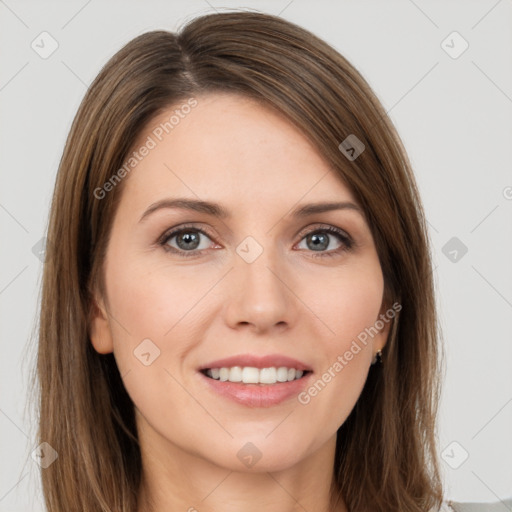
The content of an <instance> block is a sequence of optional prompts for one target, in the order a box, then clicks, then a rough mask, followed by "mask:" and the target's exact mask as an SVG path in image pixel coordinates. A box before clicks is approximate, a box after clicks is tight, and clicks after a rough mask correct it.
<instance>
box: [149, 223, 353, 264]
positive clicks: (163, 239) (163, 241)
mask: <svg viewBox="0 0 512 512" xmlns="http://www.w3.org/2000/svg"><path fill="white" fill-rule="evenodd" d="M199 224H200V223H199ZM187 229H190V230H193V231H197V232H198V233H202V234H203V235H205V236H207V237H208V238H210V239H211V240H212V242H213V243H217V242H216V241H215V235H213V234H212V233H210V230H209V228H203V227H201V228H200V227H198V223H194V222H192V223H185V224H180V225H178V226H175V227H173V228H170V229H168V230H166V231H165V232H164V233H163V235H161V236H160V237H159V238H158V240H157V244H158V245H160V246H163V247H164V250H167V251H170V252H175V253H180V254H183V253H185V254H186V253H189V254H190V255H200V254H202V253H203V252H204V251H206V250H207V249H200V250H194V251H183V250H180V249H176V248H175V247H165V246H166V245H167V242H168V241H169V240H170V239H171V238H173V237H175V236H176V235H178V234H180V233H181V232H183V231H186V230H187ZM321 231H325V232H327V233H328V234H331V235H336V236H338V237H340V239H341V241H342V243H343V244H344V245H345V247H343V248H341V249H335V250H331V251H318V252H317V254H314V253H315V251H311V252H312V253H313V255H314V256H321V255H325V256H328V255H330V256H334V255H335V254H337V253H339V252H341V251H344V250H350V249H354V248H355V247H356V246H357V244H356V242H355V240H354V239H353V238H352V236H351V235H350V234H349V233H348V232H347V231H345V230H344V229H341V228H339V227H337V226H333V225H332V224H326V223H321V222H315V223H313V224H310V225H308V226H306V227H304V228H302V229H301V230H300V231H299V232H298V233H297V234H296V235H295V236H294V238H295V237H299V240H298V242H297V243H300V242H301V241H302V240H303V239H304V238H305V237H306V236H307V235H309V234H311V233H315V232H321ZM295 245H296V244H295Z"/></svg>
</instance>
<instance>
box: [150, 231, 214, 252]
mask: <svg viewBox="0 0 512 512" xmlns="http://www.w3.org/2000/svg"><path fill="white" fill-rule="evenodd" d="M202 237H206V238H208V239H210V237H209V236H208V234H207V233H206V232H204V231H203V230H202V229H198V228H196V227H194V226H181V227H180V228H179V229H175V230H173V231H171V232H170V233H166V234H165V235H164V236H163V238H162V239H161V240H160V241H159V244H160V245H162V246H163V247H164V249H165V250H166V251H169V252H173V253H177V254H179V255H180V256H184V257H188V256H197V255H198V254H201V253H202V251H203V250H204V249H208V244H206V245H205V246H204V247H200V245H201V238H202ZM173 238H175V239H176V241H175V243H176V245H177V247H173V246H172V245H170V242H171V241H172V240H173Z"/></svg>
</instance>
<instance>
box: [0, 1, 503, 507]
mask: <svg viewBox="0 0 512 512" xmlns="http://www.w3.org/2000/svg"><path fill="white" fill-rule="evenodd" d="M240 7H250V8H253V9H258V10H261V11H265V12H269V13H273V14H280V15H282V16H283V17H285V18H287V19H289V20H291V21H293V22H296V23H298V24H299V25H302V26H304V27H305V28H308V29H310V30H311V31H313V32H314V33H316V34H317V35H319V36H320V37H322V38H324V39H325V40H327V41H328V42H329V43H330V44H332V45H333V46H334V47H335V48H336V49H337V50H338V51H340V52H341V53H342V54H343V55H345V56H346V57H347V58H348V59H349V60H350V61H351V62H352V63H353V64H354V65H355V66H356V67H357V68H358V70H359V71H360V72H361V73H362V74H363V76H364V77H365V78H366V79H367V80H368V82H369V83H370V85H371V86H372V87H373V88H374V90H375V92H376V93H377V95H378V96H379V98H380V99H381V101H382V103H383V104H384V106H385V108H386V110H387V111H388V113H389V115H390V117H391V119H392V120H393V122H394V123H395V124H396V126H397V128H398V131H399V133H400V135H401V137H402V139H403V141H404V143H405V146H406V149H407V151H408V153H409V156H410V158H411V161H412V164H413V166H414V171H415V173H416V176H417V180H418V184H419V187H420V192H421V194H422V198H423V201H424V205H425V208H426V212H427V218H428V221H429V227H430V236H431V241H432V248H433V253H434V260H435V277H436V283H437V288H438V297H437V299H438V304H439V310H440V314H441V321H442V326H443V330H444V342H445V345H446V354H447V359H446V368H447V370H446V379H445V384H444V391H443V397H442V403H441V415H440V436H439V453H440V454H441V455H442V469H443V474H444V479H445V484H446V493H447V496H448V497H451V498H454V499H456V500H468V501H471V500H472V501H497V500H499V499H503V498H505V497H509V496H512V464H511V460H512V436H511V432H512V372H511V370H510V368H511V362H512V343H511V336H510V326H511V319H512V314H511V313H512V265H511V262H512V257H511V256H512V229H511V224H512V222H511V220H512V172H511V163H512V143H511V142H512V126H511V124H512V123H511V113H512V51H511V50H512V23H511V21H512V19H511V18H512V16H511V14H512V2H511V1H510V0H508V1H507V0H499V1H496V0H485V1H484V0H481V1H462V0H461V1H451V2H446V1H426V0H423V1H420V0H415V1H413V0H403V1H376V0H375V1H358V2H355V1H338V2H327V1H315V2H306V1H303V0H292V1H291V2H290V1H289V0H283V1H274V2H270V1H269V2H264V1H253V2H246V3H244V4H242V3H239V2H236V1H233V2H221V1H209V2H207V1H203V0H201V1H195V2H194V1H193V2H184V1H182V2H170V1H167V2H156V1H148V2H135V1H123V2H120V1H103V2H100V1H99V0H90V1H88V2H87V1H86V0H84V1H79V2H76V1H61V2H49V1H47V2H36V1H30V2H28V1H20V0H18V1H15V0H6V1H2V0H0V46H1V48H2V52H1V54H0V59H1V65H0V105H1V117H0V120H1V122H0V130H1V133H0V146H1V147H0V159H1V165H0V171H1V173H2V175H1V187H0V223H1V224H0V226H1V239H2V250H1V253H0V257H1V261H0V315H1V317H0V336H1V355H2V357H0V367H1V368H0V393H1V394H0V443H1V444H0V460H1V466H0V512H4V511H10V512H14V511H26V510H33V511H36V512H37V511H41V510H42V509H43V507H42V504H41V493H40V488H39V476H38V471H39V467H38V465H37V464H36V462H34V461H33V460H32V458H31V456H30V454H31V452H32V450H34V448H35V444H34V435H35V424H34V421H33V418H32V417H31V415H30V414H29V409H28V406H27V391H28V380H29V376H30V372H31V369H32V365H33V356H34V343H33V342H32V343H30V342H29V339H30V336H31V333H32V331H33V329H34V328H35V327H36V322H37V302H38V287H39V285H40V277H41V268H42V267H41V262H40V260H39V259H38V257H37V256H36V254H34V251H36V252H37V244H38V242H39V241H40V240H41V238H42V237H43V236H44V231H45V226H46V220H47V214H48V207H49V202H50V198H51V194H52V190H53V185H54V179H55V174H56V170H57V166H58V163H59V159H60V156H61V153H62V149H63V145H64V141H65V137H66V135H67V132H68V130H69V128H70V125H71V121H72V119H73V116H74V115H75V112H76V109H77V107H78V105H79V102H80V101H81V99H82V97H83V95H84V93H85V91H86V88H87V86H88V84H89V83H90V82H91V81H92V79H93V78H94V77H95V75H96V74H97V73H98V72H99V70H100V68H101V66H102V65H103V64H104V63H105V62H106V61H107V60H108V58H110V57H111V56H112V55H113V54H114V53H115V52H116V51H117V50H118V49H119V48H120V47H121V46H122V45H123V44H124V43H126V42H127V41H128V40H130V39H132V38H133V37H135V36H136V35H138V34H141V33H142V32H145V31H148V30H154V29H166V30H176V29H177V28H178V26H179V25H180V24H182V23H183V22H184V21H186V20H187V19H189V18H192V17H194V16H195V15H198V14H203V13H206V12H210V11H212V10H213V9H217V10H223V9H224V8H231V9H232V8H240ZM43 31H47V32H48V33H49V34H51V38H53V39H54V40H55V41H56V42H57V43H58V48H57V49H56V51H55V52H54V53H53V54H52V55H50V56H48V57H47V58H42V57H41V56H40V55H39V54H38V53H37V52H36V51H35V50H34V49H33V48H32V47H31V45H32V44H34V45H39V46H38V47H37V46H36V47H37V48H38V50H39V51H40V52H41V51H43V48H42V47H43V44H44V49H45V51H48V50H49V49H50V48H51V46H50V44H51V40H50V39H49V38H47V39H45V40H44V41H43V42H41V40H42V39H41V38H42V37H47V36H40V34H41V33H42V32H43ZM453 31H457V32H458V33H459V34H460V35H461V36H462V38H463V39H464V40H465V41H467V43H468V44H469V47H468V49H467V50H466V51H464V52H463V53H462V54H461V55H458V56H457V58H454V57H455V56H456V54H457V53H458V52H459V51H460V50H461V49H462V48H463V46H462V44H463V41H462V40H461V39H457V36H453V35H452V36H450V37H448V36H449V35H450V34H452V32H453ZM447 37H448V39H446V38H447ZM444 40H446V42H445V43H443V41H444ZM33 42H34V43H33ZM450 53H451V55H450ZM454 237H455V239H453V238H454ZM452 239H453V240H452ZM34 246H36V249H34V251H33V248H34ZM464 247H465V248H466V249H467V252H466V253H465V254H464V250H465V249H464ZM453 251H456V252H453ZM466 457H467V458H466ZM465 458H466V459H465ZM464 459H465V460H464ZM503 510H506V509H505V507H503Z"/></svg>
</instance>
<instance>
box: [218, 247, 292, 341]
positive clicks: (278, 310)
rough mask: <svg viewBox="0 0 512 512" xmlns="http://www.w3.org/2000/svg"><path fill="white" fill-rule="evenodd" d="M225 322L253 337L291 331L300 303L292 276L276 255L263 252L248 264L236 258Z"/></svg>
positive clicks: (273, 252) (231, 276)
mask: <svg viewBox="0 0 512 512" xmlns="http://www.w3.org/2000/svg"><path fill="white" fill-rule="evenodd" d="M229 283H230V284H229V286H230V290H229V291H228V297H229V302H228V304H227V307H226V310H225V314H226V321H227V323H228V324H229V326H230V327H231V328H233V329H240V327H241V326H248V327H246V328H250V329H251V330H252V331H253V332H255V333H267V334H268V333H269V332H271V331H272V330H278V331H282V330H285V329H286V328H290V327H291V326H292V325H293V324H294V323H295V321H296V319H297V315H298V308H299V306H300V301H298V300H297V298H296V295H294V292H293V288H294V282H293V277H292V276H291V272H290V271H289V270H287V269H286V268H285V265H284V262H282V261H278V257H277V256H276V253H275V251H270V250H264V251H263V252H262V254H261V255H260V256H259V257H258V258H257V259H256V260H255V261H253V262H251V263H249V262H247V261H245V260H244V259H243V258H242V257H239V256H238V255H236V259H235V265H234V268H233V270H232V271H231V272H230V280H229Z"/></svg>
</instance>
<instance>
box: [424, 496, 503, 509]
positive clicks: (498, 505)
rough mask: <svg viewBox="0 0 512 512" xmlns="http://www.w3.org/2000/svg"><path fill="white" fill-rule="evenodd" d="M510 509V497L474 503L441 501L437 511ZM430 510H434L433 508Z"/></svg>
mask: <svg viewBox="0 0 512 512" xmlns="http://www.w3.org/2000/svg"><path fill="white" fill-rule="evenodd" d="M504 510H512V498H508V499H504V500H501V501H496V502H493V503H474V502H471V503H470V502H460V501H451V500H447V501H443V504H442V506H441V508H440V509H439V512H501V511H504ZM430 512H434V511H433V510H432V511H430Z"/></svg>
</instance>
